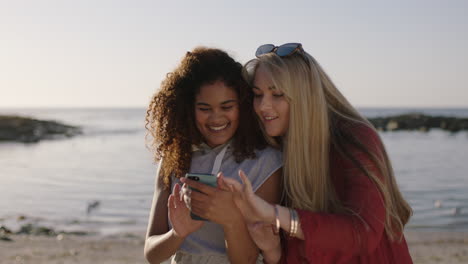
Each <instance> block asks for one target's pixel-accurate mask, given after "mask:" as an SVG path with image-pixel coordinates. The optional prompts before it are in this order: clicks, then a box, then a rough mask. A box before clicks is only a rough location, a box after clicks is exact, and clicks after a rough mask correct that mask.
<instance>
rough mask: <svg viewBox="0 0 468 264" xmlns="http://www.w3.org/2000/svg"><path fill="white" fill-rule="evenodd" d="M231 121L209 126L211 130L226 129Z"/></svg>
mask: <svg viewBox="0 0 468 264" xmlns="http://www.w3.org/2000/svg"><path fill="white" fill-rule="evenodd" d="M228 125H229V123H226V124H224V125H220V126H208V129H210V130H211V131H213V132H219V131H221V130H224V129H226V128H227V127H228Z"/></svg>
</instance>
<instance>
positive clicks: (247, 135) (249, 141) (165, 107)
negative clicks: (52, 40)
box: [145, 47, 266, 187]
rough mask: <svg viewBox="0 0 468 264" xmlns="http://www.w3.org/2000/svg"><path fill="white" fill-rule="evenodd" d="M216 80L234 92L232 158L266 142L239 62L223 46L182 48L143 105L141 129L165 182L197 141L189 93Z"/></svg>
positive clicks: (180, 171)
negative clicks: (183, 52)
mask: <svg viewBox="0 0 468 264" xmlns="http://www.w3.org/2000/svg"><path fill="white" fill-rule="evenodd" d="M216 81H222V82H224V84H225V85H226V86H228V87H230V88H232V89H233V90H234V91H235V92H236V93H237V96H238V97H239V119H240V122H239V127H238V128H237V130H236V132H235V134H234V137H233V142H232V144H233V154H234V156H235V159H236V162H241V161H242V160H244V159H246V158H255V152H254V150H255V149H262V148H264V147H265V146H266V140H265V138H264V137H263V134H262V132H261V129H260V126H259V124H258V121H257V120H256V118H255V113H254V110H253V93H252V90H251V89H250V87H249V85H248V84H247V82H246V81H245V80H244V79H243V78H242V65H241V64H240V63H238V62H236V61H235V60H234V59H232V58H231V57H230V56H229V55H228V54H227V53H226V52H224V51H222V50H219V49H213V48H205V47H197V48H195V49H194V50H193V51H191V52H187V54H186V55H185V57H184V58H183V59H182V61H181V62H180V64H179V66H178V67H177V68H176V69H175V70H174V71H173V72H170V73H168V74H167V75H166V79H165V80H164V81H163V82H162V83H161V88H160V90H159V91H158V92H156V93H155V95H154V96H153V98H152V100H151V102H150V104H149V106H148V109H147V111H146V125H145V127H146V129H147V132H148V133H149V134H151V136H152V140H151V143H150V148H151V149H152V151H153V152H154V158H155V161H159V160H161V158H164V162H163V164H162V166H161V170H160V177H161V178H162V180H163V182H164V183H165V185H166V187H168V186H169V185H170V178H171V175H172V174H173V175H174V176H175V177H177V178H179V177H182V176H183V175H185V173H187V172H188V170H189V169H190V163H191V159H192V145H194V144H195V145H198V144H200V143H202V142H203V137H202V135H201V133H200V132H199V130H198V129H197V127H196V124H195V96H196V95H197V94H198V92H199V90H200V87H201V86H203V85H205V84H211V83H214V82H216Z"/></svg>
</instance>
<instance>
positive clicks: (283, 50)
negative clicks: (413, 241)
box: [223, 43, 412, 264]
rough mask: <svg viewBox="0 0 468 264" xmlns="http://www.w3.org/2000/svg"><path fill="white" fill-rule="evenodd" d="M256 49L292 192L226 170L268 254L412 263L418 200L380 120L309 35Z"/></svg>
mask: <svg viewBox="0 0 468 264" xmlns="http://www.w3.org/2000/svg"><path fill="white" fill-rule="evenodd" d="M256 57H257V58H256V59H253V60H251V61H249V62H248V63H247V64H246V65H245V67H244V69H245V76H246V79H247V80H248V82H249V83H250V84H251V87H252V90H253V93H254V108H255V112H256V113H257V115H258V118H259V119H260V121H261V124H262V125H263V129H264V132H265V133H266V134H267V135H268V136H270V137H272V139H274V140H276V141H277V142H278V143H279V144H281V146H282V150H283V157H284V167H283V179H284V191H285V197H284V202H283V204H282V205H277V204H276V205H272V204H270V203H268V202H265V201H264V200H263V199H261V198H260V197H258V196H256V195H255V194H254V193H253V192H252V188H251V184H250V181H249V180H248V178H247V177H246V175H245V174H243V173H242V172H240V176H241V179H242V181H243V183H242V184H240V183H239V182H236V181H233V180H232V179H223V180H224V183H225V184H224V188H225V189H230V190H231V191H233V192H234V193H235V201H236V204H237V206H238V207H239V209H240V210H241V212H242V214H243V215H244V218H245V219H246V221H247V222H248V223H250V225H249V231H250V234H251V236H252V238H253V239H254V240H255V242H256V244H257V245H258V246H259V248H260V249H261V250H262V251H263V254H264V257H265V259H266V261H267V262H269V263H276V262H280V259H281V261H282V262H287V263H322V264H325V263H399V264H406V263H412V260H411V257H410V254H409V251H408V247H407V244H406V241H405V238H404V235H403V228H404V225H405V224H406V223H407V222H408V220H409V218H410V216H411V214H412V210H411V208H410V206H409V205H408V203H407V202H406V201H405V200H404V198H403V197H402V195H401V193H400V191H399V189H398V186H397V183H396V180H395V177H394V175H393V170H392V166H391V163H390V160H389V158H388V155H387V153H386V151H385V147H384V146H383V144H382V141H381V139H380V138H379V135H378V133H377V132H376V130H375V129H374V128H373V127H372V125H371V124H370V123H369V122H368V121H367V120H366V119H365V118H364V117H362V116H361V115H360V114H359V113H358V112H357V111H356V109H355V108H354V107H353V106H352V105H351V104H350V103H349V102H348V101H347V100H346V98H345V97H344V96H343V95H342V94H341V93H340V91H339V90H338V89H337V88H336V87H335V85H334V84H333V82H332V81H331V80H330V78H329V77H328V76H327V74H326V73H325V72H324V71H323V69H322V68H321V66H320V65H319V64H318V63H317V61H316V60H315V59H314V58H313V57H312V56H310V55H309V54H308V53H306V52H305V51H304V50H303V48H302V45H301V44H299V43H288V44H284V45H281V46H279V47H277V46H274V45H271V44H267V45H262V46H260V47H259V48H258V50H257V52H256ZM272 229H273V230H272ZM279 229H282V230H283V234H284V235H285V237H287V238H286V239H284V240H283V249H281V246H280V243H279V241H280V236H277V235H274V233H275V232H276V231H278V230H279Z"/></svg>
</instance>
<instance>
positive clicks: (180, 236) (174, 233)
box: [171, 228, 190, 240]
mask: <svg viewBox="0 0 468 264" xmlns="http://www.w3.org/2000/svg"><path fill="white" fill-rule="evenodd" d="M171 235H172V237H174V238H175V239H179V240H184V239H185V238H186V237H187V236H188V235H190V233H187V234H183V233H178V232H177V231H176V230H175V229H174V228H172V229H171Z"/></svg>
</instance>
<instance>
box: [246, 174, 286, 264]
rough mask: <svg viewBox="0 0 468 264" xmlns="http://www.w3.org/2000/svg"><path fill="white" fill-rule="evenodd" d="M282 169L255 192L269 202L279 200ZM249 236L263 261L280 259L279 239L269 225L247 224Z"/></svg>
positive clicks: (276, 202)
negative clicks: (259, 251)
mask: <svg viewBox="0 0 468 264" xmlns="http://www.w3.org/2000/svg"><path fill="white" fill-rule="evenodd" d="M282 173H283V170H282V169H278V170H277V171H275V172H274V173H273V174H272V175H271V176H270V177H269V178H268V180H267V181H266V182H265V183H264V184H262V186H261V187H260V188H259V189H258V190H257V191H256V192H255V194H256V195H257V196H258V197H260V198H262V199H263V200H265V201H266V202H268V203H270V204H279V203H280V202H281V175H282ZM248 229H249V233H250V236H251V237H252V239H253V240H254V241H255V244H256V245H257V246H258V248H259V249H260V250H261V251H262V254H263V257H264V259H265V263H268V264H270V263H279V261H280V259H281V239H280V237H279V236H278V235H275V234H274V233H273V230H272V229H271V225H270V224H267V225H261V224H260V225H258V224H257V225H249V226H248Z"/></svg>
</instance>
